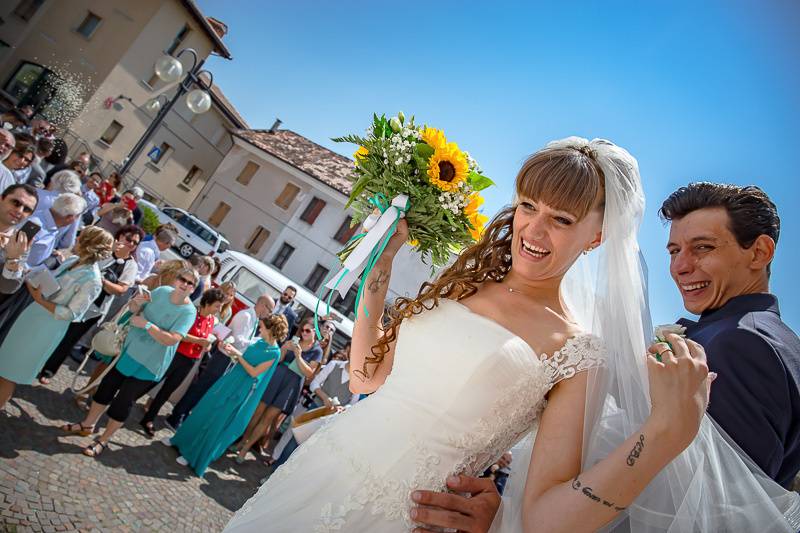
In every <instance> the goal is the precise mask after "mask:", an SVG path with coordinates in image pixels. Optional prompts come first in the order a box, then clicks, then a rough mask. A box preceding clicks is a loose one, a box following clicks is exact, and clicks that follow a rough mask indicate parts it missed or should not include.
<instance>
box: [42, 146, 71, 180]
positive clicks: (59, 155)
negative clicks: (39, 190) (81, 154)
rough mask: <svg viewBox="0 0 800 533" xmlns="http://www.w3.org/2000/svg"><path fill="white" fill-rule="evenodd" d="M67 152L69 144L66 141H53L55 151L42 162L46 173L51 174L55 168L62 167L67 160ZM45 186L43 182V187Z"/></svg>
mask: <svg viewBox="0 0 800 533" xmlns="http://www.w3.org/2000/svg"><path fill="white" fill-rule="evenodd" d="M67 151H68V148H67V143H66V142H64V139H53V151H52V152H51V153H50V155H49V156H47V157H45V158H44V161H42V168H43V169H44V170H45V172H49V171H50V170H52V169H53V167H61V166H62V165H63V164H64V162H65V161H66V160H67ZM45 177H46V175H45ZM44 186H45V184H44V180H43V181H42V187H44Z"/></svg>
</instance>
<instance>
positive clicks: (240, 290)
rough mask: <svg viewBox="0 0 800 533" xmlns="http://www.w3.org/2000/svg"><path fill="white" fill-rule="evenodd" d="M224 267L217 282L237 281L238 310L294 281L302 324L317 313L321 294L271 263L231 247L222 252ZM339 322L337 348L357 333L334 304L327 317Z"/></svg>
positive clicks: (322, 309)
mask: <svg viewBox="0 0 800 533" xmlns="http://www.w3.org/2000/svg"><path fill="white" fill-rule="evenodd" d="M220 259H221V260H222V267H221V268H220V270H219V273H218V274H217V278H216V280H215V281H216V283H218V284H221V283H225V282H226V281H233V282H234V283H236V301H235V302H234V306H233V311H234V313H236V312H237V311H239V310H240V309H242V308H244V307H252V306H253V305H255V303H256V300H257V299H258V297H259V296H261V295H262V294H268V295H269V296H272V297H273V298H274V299H275V301H277V300H278V298H279V297H280V295H281V293H282V292H283V290H284V289H285V288H286V287H287V286H289V285H292V286H294V287H295V288H297V294H296V295H295V297H294V305H293V309H294V310H295V312H296V313H297V318H298V324H299V323H300V322H301V321H302V320H303V319H305V318H308V317H313V316H314V311H315V309H317V301H318V300H317V296H316V295H315V294H314V293H312V292H311V291H309V290H308V289H306V288H304V287H303V286H302V285H301V284H300V283H297V282H295V281H292V280H291V279H289V278H287V277H286V276H284V275H283V274H281V273H280V272H278V271H277V270H275V269H274V268H272V267H271V266H269V265H265V264H264V263H262V262H261V261H259V260H258V259H255V258H253V257H250V256H249V255H246V254H243V253H240V252H236V251H233V250H230V251H228V252H226V253H224V254H222V255H220ZM318 312H319V314H320V316H321V317H322V316H323V315H325V313H326V312H327V309H326V305H325V303H324V302H319V311H318ZM324 318H325V319H328V320H332V321H333V322H334V323H335V324H336V334H335V335H334V337H333V346H334V348H341V347H343V346H344V345H345V344H347V343H348V342H350V339H351V338H352V336H353V321H352V320H350V319H349V318H347V317H345V316H344V315H342V313H340V312H339V311H337V310H335V309H333V308H331V310H330V314H329V315H327V316H325V317H324Z"/></svg>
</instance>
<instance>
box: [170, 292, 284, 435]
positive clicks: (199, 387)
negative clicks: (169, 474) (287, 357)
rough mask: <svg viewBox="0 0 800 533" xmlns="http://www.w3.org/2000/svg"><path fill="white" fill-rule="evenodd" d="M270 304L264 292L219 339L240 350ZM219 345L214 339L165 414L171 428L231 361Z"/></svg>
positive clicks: (255, 331)
mask: <svg viewBox="0 0 800 533" xmlns="http://www.w3.org/2000/svg"><path fill="white" fill-rule="evenodd" d="M274 307H275V301H274V300H273V299H272V298H271V297H270V296H268V295H266V294H265V295H262V296H260V297H259V298H258V300H256V305H255V306H254V307H252V308H247V309H242V310H241V311H239V312H238V313H236V314H235V315H234V316H233V318H232V319H231V322H230V330H231V332H230V334H229V335H228V337H227V338H226V339H221V340H224V341H226V342H229V343H230V344H231V345H232V346H233V347H234V348H235V349H236V350H237V351H239V352H244V351H245V350H247V348H248V346H250V345H251V344H252V343H254V342H255V341H256V340H257V334H258V323H259V320H262V319H264V318H267V317H268V316H270V315H271V314H272V310H273V308H274ZM222 346H223V344H222V342H217V344H216V346H215V347H214V348H213V349H212V350H211V352H210V353H209V354H208V357H207V358H206V360H205V361H204V362H203V363H201V365H200V371H199V372H198V377H197V380H196V381H195V382H194V383H192V385H191V386H190V387H189V389H188V390H187V391H186V394H184V395H183V397H182V398H181V399H180V401H178V404H177V405H176V406H175V408H174V409H173V410H172V413H171V414H170V415H169V416H168V417H167V424H168V425H169V426H171V427H172V428H173V429H177V428H178V426H180V425H181V423H182V422H183V420H184V419H185V417H186V416H187V415H188V414H189V413H190V412H191V411H192V409H194V407H195V405H197V402H199V401H200V398H202V397H203V395H204V394H206V392H208V390H209V389H210V388H211V387H212V386H213V385H214V383H216V382H217V380H218V379H219V378H220V377H222V375H223V374H225V372H226V371H227V370H228V369H229V367H230V364H231V361H230V358H229V357H228V356H227V355H226V354H225V353H224V352H223V351H222Z"/></svg>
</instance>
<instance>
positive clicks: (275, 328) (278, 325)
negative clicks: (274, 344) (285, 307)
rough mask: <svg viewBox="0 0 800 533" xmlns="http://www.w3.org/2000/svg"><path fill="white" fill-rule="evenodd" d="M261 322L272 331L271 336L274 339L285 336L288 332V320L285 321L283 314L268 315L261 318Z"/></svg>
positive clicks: (278, 339) (280, 338)
mask: <svg viewBox="0 0 800 533" xmlns="http://www.w3.org/2000/svg"><path fill="white" fill-rule="evenodd" d="M261 323H262V324H264V327H265V328H267V329H268V330H269V331H270V333H272V337H273V338H274V339H275V340H276V341H280V340H282V339H284V338H286V336H287V335H288V334H289V322H287V321H286V317H285V316H283V315H269V316H268V317H266V318H262V319H261Z"/></svg>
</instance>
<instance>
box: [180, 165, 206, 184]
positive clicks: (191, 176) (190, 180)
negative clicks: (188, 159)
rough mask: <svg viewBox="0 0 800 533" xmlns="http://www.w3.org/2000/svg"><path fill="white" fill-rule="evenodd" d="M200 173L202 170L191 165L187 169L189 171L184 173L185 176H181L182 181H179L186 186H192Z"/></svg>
mask: <svg viewBox="0 0 800 533" xmlns="http://www.w3.org/2000/svg"><path fill="white" fill-rule="evenodd" d="M202 174H203V171H202V170H201V169H200V168H199V167H196V166H192V168H190V169H189V172H187V173H186V176H184V177H183V181H182V182H181V183H183V184H184V185H185V186H187V187H192V186H193V185H194V184H195V183H197V180H198V179H199V178H200V176H201V175H202Z"/></svg>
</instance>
